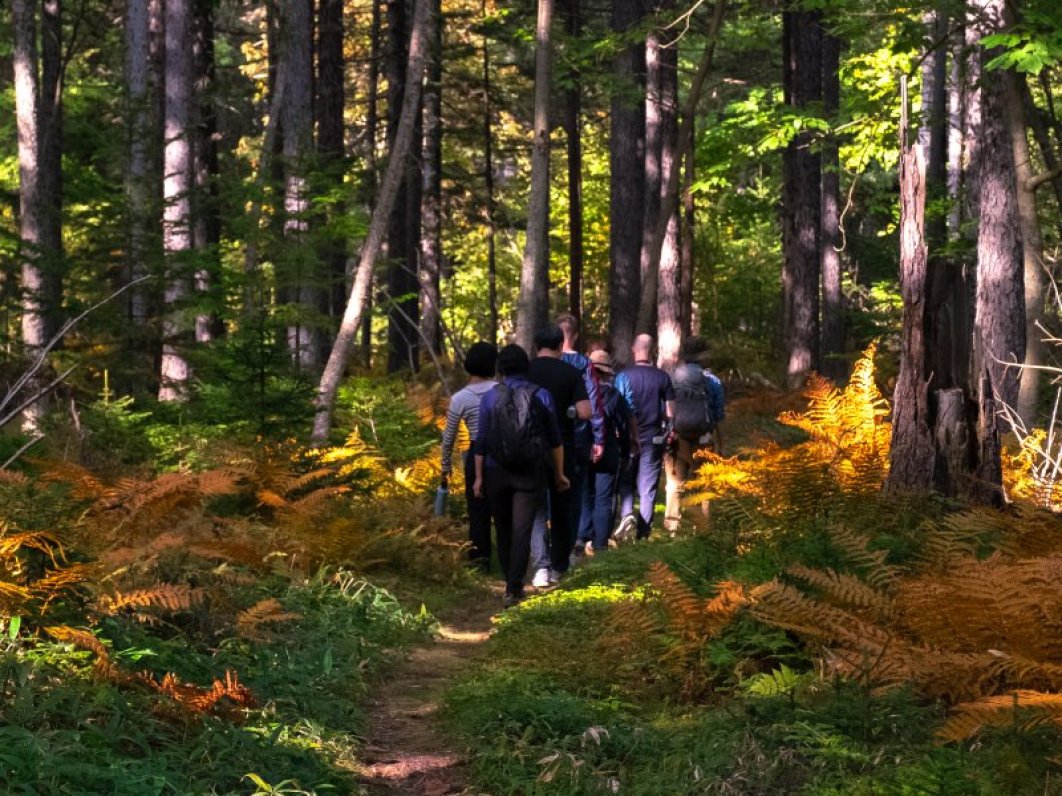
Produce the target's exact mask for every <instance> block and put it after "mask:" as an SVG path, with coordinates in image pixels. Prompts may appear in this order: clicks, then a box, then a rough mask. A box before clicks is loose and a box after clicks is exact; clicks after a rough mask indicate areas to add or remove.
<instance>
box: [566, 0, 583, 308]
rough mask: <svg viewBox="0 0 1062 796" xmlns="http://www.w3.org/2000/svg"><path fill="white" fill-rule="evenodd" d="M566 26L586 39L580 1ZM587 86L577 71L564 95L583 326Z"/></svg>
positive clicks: (570, 5) (572, 292) (574, 278)
mask: <svg viewBox="0 0 1062 796" xmlns="http://www.w3.org/2000/svg"><path fill="white" fill-rule="evenodd" d="M565 12H566V19H565V21H566V23H567V29H568V36H569V37H570V39H571V41H573V42H577V41H579V37H580V36H581V35H582V28H583V26H582V10H581V9H580V7H579V0H566V3H565ZM582 93H583V86H582V82H581V81H580V77H579V70H578V68H577V67H573V68H572V72H571V74H570V75H569V76H568V88H567V89H566V90H565V92H564V133H565V136H566V138H567V141H568V266H569V269H570V271H569V274H570V277H569V280H568V311H569V312H570V313H571V314H572V315H574V316H575V320H576V323H577V324H579V325H580V327H581V324H582V317H583V261H584V250H583V140H582Z"/></svg>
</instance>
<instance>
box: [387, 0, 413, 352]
mask: <svg viewBox="0 0 1062 796" xmlns="http://www.w3.org/2000/svg"><path fill="white" fill-rule="evenodd" d="M406 4H407V0H387V31H388V33H387V36H388V38H387V41H388V45H387V46H388V50H387V111H388V114H387V128H388V129H387V135H388V141H389V143H390V142H393V141H394V137H395V134H396V131H397V129H398V124H399V117H400V113H401V108H402V97H403V96H404V93H405V85H406V80H407V75H406V61H407V53H408V46H409V25H408V15H407V13H406V12H407V8H406ZM414 124H415V126H416V131H415V133H414V134H415V135H416V138H417V141H420V140H421V130H420V108H419V107H418V109H417V118H416V119H414ZM390 146H391V148H392V149H393V148H394V144H393V143H390ZM416 148H417V149H419V145H418V147H416ZM419 154H420V153H419V152H417V153H416V154H415V155H414V152H413V151H412V150H411V151H410V152H409V153H407V156H406V161H405V162H404V163H403V167H404V168H405V172H404V176H403V179H402V185H401V187H400V188H399V194H398V199H397V201H396V204H395V208H394V211H393V212H392V213H391V224H390V228H389V230H388V233H387V256H388V263H387V300H388V302H389V304H390V308H389V309H388V313H387V372H388V373H396V372H398V371H400V370H404V369H407V368H408V369H410V370H413V369H415V368H416V366H417V354H416V352H417V348H418V346H417V336H418V331H417V323H416V317H417V315H418V312H417V293H418V290H419V286H418V284H417V259H418V258H417V254H418V250H419V229H415V228H416V227H417V226H418V224H417V218H416V217H417V216H418V215H419V210H420V207H419V202H418V201H416V196H417V195H419V193H420V172H419V170H415V169H414V168H413V162H412V161H414V160H417V159H419ZM414 182H415V183H416V185H414ZM411 243H414V244H415V245H414V246H410V244H411Z"/></svg>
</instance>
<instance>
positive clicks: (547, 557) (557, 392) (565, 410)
mask: <svg viewBox="0 0 1062 796" xmlns="http://www.w3.org/2000/svg"><path fill="white" fill-rule="evenodd" d="M563 346H564V332H562V331H561V328H560V327H559V326H557V325H556V324H549V325H547V326H544V327H542V328H541V329H540V330H539V331H538V332H537V333H536V334H535V348H536V349H538V356H536V357H535V358H534V359H533V360H531V368H530V370H529V371H528V373H527V378H528V379H529V380H530V381H531V382H532V383H534V384H537V385H538V386H539V387H542V388H543V389H544V390H546V392H548V393H549V394H550V396H551V397H552V398H553V407H554V411H556V413H557V420H558V422H559V423H560V429H561V440H562V441H563V444H564V475H565V476H566V477H567V479H568V480H569V481H570V482H571V484H572V488H571V489H570V490H564V491H560V490H558V489H556V488H555V487H554V486H550V488H549V495H548V499H549V505H548V510H547V509H546V507H545V506H543V508H542V509H541V510H540V511H539V513H538V516H537V517H536V518H535V529H534V532H533V534H532V536H531V561H532V565H533V566H534V568H535V575H534V578H533V580H532V581H531V582H532V585H534V586H537V587H539V588H542V587H545V586H548V585H549V584H550V583H555V582H556V581H558V580H559V579H560V576H561V575H562V574H563V573H564V572H565V571H566V570H567V569H568V563H569V558H570V556H571V552H572V548H573V547H574V546H575V530H576V529H575V527H574V525H573V522H572V517H573V513H574V512H573V510H572V504H571V501H572V500H573V499H574V495H576V494H577V492H576V485H577V481H578V477H579V473H582V474H583V476H584V477H585V474H586V468H587V466H588V465H589V459H587V461H585V462H579V463H578V464H577V463H576V451H575V424H576V421H577V420H589V419H590V415H591V406H590V398H589V396H588V395H587V392H586V384H585V382H584V381H583V375H582V374H581V373H580V372H579V371H578V369H577V368H574V367H572V366H571V365H569V364H568V363H567V362H564V361H562V360H561V352H562V349H563ZM550 483H551V484H552V483H553V482H552V481H551V482H550ZM547 516H548V518H549V531H550V532H549V543H548V550H547V542H546V538H547V535H546V518H547Z"/></svg>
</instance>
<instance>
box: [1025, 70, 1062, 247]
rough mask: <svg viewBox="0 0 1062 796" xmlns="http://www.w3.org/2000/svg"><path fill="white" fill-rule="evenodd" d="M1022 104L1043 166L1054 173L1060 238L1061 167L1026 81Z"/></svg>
mask: <svg viewBox="0 0 1062 796" xmlns="http://www.w3.org/2000/svg"><path fill="white" fill-rule="evenodd" d="M1022 104H1023V105H1024V107H1025V119H1026V121H1027V122H1028V123H1029V126H1030V127H1031V128H1032V133H1033V138H1034V139H1035V140H1036V148H1037V149H1039V150H1040V157H1041V158H1042V159H1043V161H1044V168H1045V169H1046V171H1047V172H1048V173H1049V174H1053V175H1055V176H1054V177H1053V178H1052V179H1051V180H1049V182H1050V183H1051V188H1052V190H1053V193H1054V195H1055V207H1056V208H1057V209H1058V211H1059V213H1058V214H1056V217H1057V221H1056V224H1057V225H1058V226H1057V229H1058V235H1059V237H1060V238H1062V169H1059V163H1058V154H1057V153H1056V151H1055V146H1054V144H1053V143H1052V141H1051V134H1050V133H1049V132H1048V129H1047V124H1046V123H1045V121H1044V112H1043V111H1042V110H1041V109H1040V108H1038V107H1036V103H1035V102H1033V98H1032V94H1031V93H1030V92H1029V85H1028V83H1022Z"/></svg>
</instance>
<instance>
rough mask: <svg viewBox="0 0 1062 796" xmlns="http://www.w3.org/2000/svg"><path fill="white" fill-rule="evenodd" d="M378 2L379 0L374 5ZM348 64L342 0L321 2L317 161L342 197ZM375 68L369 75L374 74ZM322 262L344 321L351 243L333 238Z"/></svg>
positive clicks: (333, 306)
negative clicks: (347, 252)
mask: <svg viewBox="0 0 1062 796" xmlns="http://www.w3.org/2000/svg"><path fill="white" fill-rule="evenodd" d="M374 2H375V0H374ZM344 64H345V60H344V57H343V1H342V0H320V5H319V10H318V22H317V102H316V104H315V105H314V113H315V115H316V116H317V156H318V160H319V164H320V171H321V175H322V180H323V181H324V185H325V190H326V191H328V192H330V193H339V192H340V191H342V190H343V174H344V171H345V170H346V162H345V154H346V153H345V147H344V141H343V133H344V127H345V125H344V123H343V110H344V108H345V105H346V95H345V86H344V82H345V81H344V74H343V69H344ZM375 68H376V67H375V65H374V64H370V65H369V69H370V72H374V71H375ZM345 212H346V208H345V207H344V206H343V204H342V203H337V204H336V205H334V206H332V207H330V208H329V209H328V211H327V213H326V214H325V217H324V219H322V220H329V219H335V218H336V217H338V216H341V215H343V214H344V213H345ZM319 259H320V260H321V263H322V264H323V267H324V271H325V273H326V281H327V285H328V290H327V298H326V304H327V311H328V314H329V315H330V316H331V317H333V318H337V319H338V318H339V317H340V316H342V314H343V309H344V307H345V306H346V303H347V257H346V241H345V238H344V236H343V235H341V234H339V233H331V234H329V235H328V236H327V237H326V238H325V239H324V240H323V241H322V243H321V246H320V251H319Z"/></svg>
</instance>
